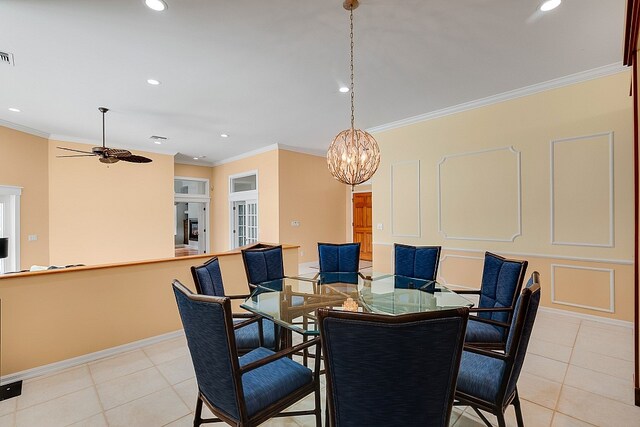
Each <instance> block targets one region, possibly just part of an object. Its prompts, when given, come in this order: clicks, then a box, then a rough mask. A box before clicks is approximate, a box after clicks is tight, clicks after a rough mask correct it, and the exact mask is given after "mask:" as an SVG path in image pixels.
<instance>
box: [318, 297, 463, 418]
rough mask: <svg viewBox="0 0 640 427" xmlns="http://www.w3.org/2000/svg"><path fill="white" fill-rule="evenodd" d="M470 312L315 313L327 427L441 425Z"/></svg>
mask: <svg viewBox="0 0 640 427" xmlns="http://www.w3.org/2000/svg"><path fill="white" fill-rule="evenodd" d="M468 315H469V310H468V309H467V308H460V309H455V310H444V311H433V312H424V313H414V314H404V315H399V316H387V315H380V314H362V313H349V312H344V311H333V310H327V309H320V310H318V316H319V319H320V334H321V336H322V346H323V353H324V355H325V356H324V357H325V367H326V372H327V396H328V402H329V408H330V416H331V418H332V420H333V422H332V425H336V426H341V427H342V426H366V425H379V424H380V420H381V419H385V420H393V424H394V425H402V426H448V425H449V417H450V415H451V406H452V404H453V396H454V392H455V386H456V379H457V376H458V369H459V367H460V358H461V353H462V346H463V341H464V335H465V330H466V325H467V319H468Z"/></svg>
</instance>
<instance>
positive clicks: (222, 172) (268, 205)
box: [211, 150, 281, 252]
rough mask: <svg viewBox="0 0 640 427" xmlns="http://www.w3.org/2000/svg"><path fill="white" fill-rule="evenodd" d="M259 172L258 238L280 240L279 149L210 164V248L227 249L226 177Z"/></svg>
mask: <svg viewBox="0 0 640 427" xmlns="http://www.w3.org/2000/svg"><path fill="white" fill-rule="evenodd" d="M252 170H257V171H258V239H259V240H260V241H264V242H279V241H281V240H280V239H279V220H278V215H279V192H278V150H271V151H268V152H266V153H261V154H257V155H255V156H251V157H247V158H244V159H240V160H236V161H233V162H229V163H225V164H222V165H218V166H214V167H213V174H212V177H213V179H212V181H211V185H212V187H213V196H212V199H211V214H212V218H211V229H212V234H211V250H212V251H213V252H222V251H226V250H228V249H229V247H230V245H229V243H230V237H229V176H231V175H235V174H239V173H243V172H248V171H252Z"/></svg>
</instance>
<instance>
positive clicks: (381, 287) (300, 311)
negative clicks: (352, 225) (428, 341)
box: [241, 273, 473, 335]
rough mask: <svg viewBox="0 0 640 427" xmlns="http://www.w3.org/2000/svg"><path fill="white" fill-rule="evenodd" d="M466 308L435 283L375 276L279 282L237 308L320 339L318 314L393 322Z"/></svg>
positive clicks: (308, 277)
mask: <svg viewBox="0 0 640 427" xmlns="http://www.w3.org/2000/svg"><path fill="white" fill-rule="evenodd" d="M471 306H473V303H472V302H471V301H469V300H468V299H466V298H464V297H463V296H461V295H458V294H456V293H455V292H452V291H451V290H449V289H448V288H447V287H446V286H444V285H442V284H440V283H438V282H436V281H433V280H423V279H416V278H411V277H404V276H395V275H392V274H375V273H374V274H370V275H364V274H360V273H313V274H309V275H301V276H297V277H285V278H284V279H278V280H273V281H270V282H265V283H262V284H260V285H258V286H257V288H256V289H255V290H254V291H253V292H252V293H251V296H250V297H249V298H248V299H247V300H246V301H245V302H244V303H243V304H242V305H241V307H242V308H244V309H246V310H248V311H251V312H253V313H256V314H259V315H261V316H263V317H265V318H268V319H270V320H273V321H274V322H275V323H277V324H279V325H280V326H283V327H285V328H287V329H290V330H293V331H296V332H299V333H301V334H305V335H318V334H319V333H320V331H319V329H318V325H317V323H316V318H317V317H316V314H317V309H318V308H332V309H335V310H348V311H357V312H362V313H377V314H387V315H392V316H393V315H399V314H406V313H419V312H424V311H435V310H447V309H452V308H458V307H471Z"/></svg>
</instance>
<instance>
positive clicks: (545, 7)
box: [540, 0, 562, 12]
mask: <svg viewBox="0 0 640 427" xmlns="http://www.w3.org/2000/svg"><path fill="white" fill-rule="evenodd" d="M560 3H562V0H547V1H545V2H544V3H542V5H541V6H540V10H541V11H543V12H548V11H550V10H553V9H555V8H556V7H558V6H560Z"/></svg>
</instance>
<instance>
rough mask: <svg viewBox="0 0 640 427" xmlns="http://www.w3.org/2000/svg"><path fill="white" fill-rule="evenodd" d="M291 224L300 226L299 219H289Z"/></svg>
mask: <svg viewBox="0 0 640 427" xmlns="http://www.w3.org/2000/svg"><path fill="white" fill-rule="evenodd" d="M291 226H292V227H300V221H297V220H294V221H291Z"/></svg>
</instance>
